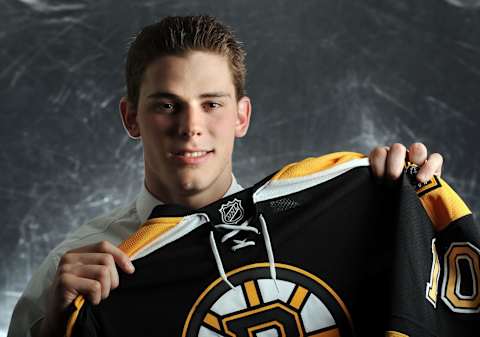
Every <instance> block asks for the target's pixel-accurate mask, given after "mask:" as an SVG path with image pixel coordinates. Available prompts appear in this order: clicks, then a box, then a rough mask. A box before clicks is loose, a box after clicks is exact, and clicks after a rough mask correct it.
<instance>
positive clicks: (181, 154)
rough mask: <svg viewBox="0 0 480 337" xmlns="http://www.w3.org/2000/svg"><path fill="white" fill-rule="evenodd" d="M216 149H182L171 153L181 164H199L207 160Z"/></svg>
mask: <svg viewBox="0 0 480 337" xmlns="http://www.w3.org/2000/svg"><path fill="white" fill-rule="evenodd" d="M213 152H214V150H181V151H176V152H173V153H171V157H172V158H173V159H174V160H175V161H176V162H177V163H179V164H183V165H198V164H201V163H204V162H206V161H207V160H208V159H209V158H210V157H211V156H212V155H213Z"/></svg>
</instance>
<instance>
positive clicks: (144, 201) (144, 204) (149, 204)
mask: <svg viewBox="0 0 480 337" xmlns="http://www.w3.org/2000/svg"><path fill="white" fill-rule="evenodd" d="M241 190H243V187H242V186H241V185H240V184H239V183H238V182H237V179H235V176H234V175H232V184H231V185H230V187H229V189H228V190H227V193H225V195H224V197H226V196H228V195H230V194H234V193H237V192H239V191H241ZM163 204H164V202H162V201H160V200H158V199H157V198H155V197H154V196H153V195H152V193H150V192H149V191H148V190H147V188H146V187H145V183H143V184H142V188H141V190H140V193H139V194H138V196H137V201H136V208H137V213H138V216H139V218H140V223H141V224H143V223H144V222H145V221H147V219H148V217H149V216H150V214H151V213H152V210H153V208H154V207H155V206H158V205H163Z"/></svg>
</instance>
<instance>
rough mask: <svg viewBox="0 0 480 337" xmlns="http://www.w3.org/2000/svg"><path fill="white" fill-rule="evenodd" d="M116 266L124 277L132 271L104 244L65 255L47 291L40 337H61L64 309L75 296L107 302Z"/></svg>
mask: <svg viewBox="0 0 480 337" xmlns="http://www.w3.org/2000/svg"><path fill="white" fill-rule="evenodd" d="M116 265H117V266H118V267H120V268H121V269H122V270H123V271H125V272H126V273H133V271H134V267H133V265H132V263H131V262H130V258H129V257H128V256H127V255H126V254H125V253H124V252H122V251H121V250H120V249H119V248H118V247H115V246H114V245H112V244H111V243H109V242H107V241H102V242H99V243H97V244H94V245H89V246H84V247H80V248H77V249H73V250H70V251H68V252H66V253H65V254H64V255H63V256H62V258H61V259H60V263H59V264H58V268H57V273H56V275H55V279H54V280H53V283H52V285H51V287H50V289H49V301H48V306H47V313H46V315H45V318H44V319H43V321H42V325H41V329H40V330H41V336H57V335H58V336H63V334H64V333H65V324H66V319H67V318H68V317H67V315H66V310H65V309H66V308H67V307H68V306H69V305H70V304H71V303H72V302H73V300H75V298H76V297H77V296H78V295H80V294H82V295H83V296H84V297H85V298H86V299H88V300H90V302H92V303H93V304H98V303H100V301H101V300H103V299H105V298H107V297H108V295H109V294H110V290H111V289H115V288H116V287H118V279H119V278H118V272H117V268H116Z"/></svg>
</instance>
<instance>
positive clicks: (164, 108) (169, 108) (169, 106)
mask: <svg viewBox="0 0 480 337" xmlns="http://www.w3.org/2000/svg"><path fill="white" fill-rule="evenodd" d="M154 108H155V110H157V111H161V112H173V111H174V110H175V104H173V103H158V104H155V106H154Z"/></svg>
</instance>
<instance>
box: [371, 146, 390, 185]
mask: <svg viewBox="0 0 480 337" xmlns="http://www.w3.org/2000/svg"><path fill="white" fill-rule="evenodd" d="M387 154H388V147H386V146H377V147H376V148H374V149H373V150H372V152H370V154H369V156H368V159H369V161H370V167H371V169H372V173H373V175H374V176H375V177H377V178H382V177H383V176H384V175H385V163H386V160H387Z"/></svg>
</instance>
